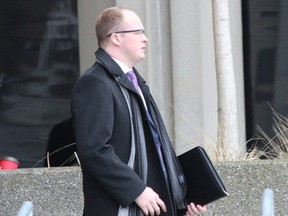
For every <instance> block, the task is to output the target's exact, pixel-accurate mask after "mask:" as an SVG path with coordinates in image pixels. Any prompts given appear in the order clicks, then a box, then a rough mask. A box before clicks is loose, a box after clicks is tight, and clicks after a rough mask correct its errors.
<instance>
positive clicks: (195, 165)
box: [178, 146, 228, 205]
mask: <svg viewBox="0 0 288 216" xmlns="http://www.w3.org/2000/svg"><path fill="white" fill-rule="evenodd" d="M178 159H179V162H180V164H181V167H182V169H183V172H184V176H185V179H186V183H187V193H186V201H187V203H191V202H193V203H194V204H200V205H206V204H208V203H211V202H213V201H215V200H218V199H220V198H223V197H225V196H227V195H228V193H227V191H226V189H225V186H224V184H223V182H222V181H221V179H220V177H219V175H218V173H217V172H216V170H215V168H214V166H213V164H212V162H211V161H210V159H209V157H208V155H207V154H206V152H205V150H204V149H203V148H202V147H200V146H198V147H195V148H193V149H191V150H190V151H187V152H185V153H184V154H182V155H179V156H178Z"/></svg>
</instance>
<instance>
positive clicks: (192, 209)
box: [186, 203, 207, 216]
mask: <svg viewBox="0 0 288 216" xmlns="http://www.w3.org/2000/svg"><path fill="white" fill-rule="evenodd" d="M206 210H207V208H206V206H201V205H195V204H194V203H190V205H188V206H187V212H186V216H195V215H198V214H201V213H203V212H205V211H206Z"/></svg>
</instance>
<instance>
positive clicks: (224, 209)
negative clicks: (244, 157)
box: [0, 161, 288, 216]
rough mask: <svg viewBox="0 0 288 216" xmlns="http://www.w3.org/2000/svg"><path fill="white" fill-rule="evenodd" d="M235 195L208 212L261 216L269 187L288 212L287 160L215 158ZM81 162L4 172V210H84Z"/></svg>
mask: <svg viewBox="0 0 288 216" xmlns="http://www.w3.org/2000/svg"><path fill="white" fill-rule="evenodd" d="M215 167H216V169H217V170H218V172H219V175H220V176H221V177H222V180H223V182H224V184H225V185H226V188H227V190H228V192H229V194H230V196H229V197H227V198H223V199H220V200H218V201H216V202H214V203H212V204H210V205H208V206H207V207H208V211H207V213H205V214H204V215H214V216H216V215H218V216H230V215H233V216H237V215H239V216H240V215H241V216H252V215H253V216H254V215H260V206H261V200H262V194H263V191H264V189H266V188H270V189H272V190H273V192H274V197H275V199H274V202H275V210H276V211H275V215H288V207H287V203H288V185H287V182H288V172H287V171H288V162H273V161H257V162H255V161H254V162H225V163H216V164H215ZM81 187H82V186H81V171H80V168H79V167H67V168H44V169H42V168H35V169H18V170H15V171H7V170H6V171H5V170H2V171H0V192H1V194H0V195H1V196H0V197H1V198H0V215H1V216H2V215H3V216H10V215H11V216H15V215H16V214H17V211H18V209H19V208H20V206H21V204H22V203H23V202H24V201H31V202H32V203H33V206H34V211H33V214H34V215H37V216H54V215H55V216H73V215H75V216H79V215H82V205H83V195H82V188H81Z"/></svg>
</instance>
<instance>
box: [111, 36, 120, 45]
mask: <svg viewBox="0 0 288 216" xmlns="http://www.w3.org/2000/svg"><path fill="white" fill-rule="evenodd" d="M111 41H112V43H114V44H115V45H117V46H119V45H120V38H119V37H118V35H117V34H112V35H111Z"/></svg>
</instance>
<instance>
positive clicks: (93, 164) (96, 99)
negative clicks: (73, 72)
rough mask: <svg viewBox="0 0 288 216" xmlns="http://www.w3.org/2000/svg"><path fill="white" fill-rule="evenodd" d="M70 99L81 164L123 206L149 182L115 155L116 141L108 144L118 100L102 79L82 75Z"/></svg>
mask: <svg viewBox="0 0 288 216" xmlns="http://www.w3.org/2000/svg"><path fill="white" fill-rule="evenodd" d="M71 99H72V100H71V110H72V117H73V122H74V134H75V139H76V145H77V153H78V156H79V159H80V162H81V166H85V170H88V171H89V172H90V173H91V174H92V175H93V177H94V178H95V181H97V182H98V183H99V184H100V185H101V186H102V187H103V188H104V189H105V190H106V191H107V192H108V193H109V194H110V195H111V196H112V197H113V198H114V199H115V200H116V201H117V202H118V203H119V204H120V205H122V206H123V207H124V206H127V205H129V204H131V203H132V202H133V201H134V200H135V199H136V198H137V197H138V196H139V195H140V194H141V193H142V192H143V191H144V189H145V187H146V185H145V184H144V182H143V181H142V180H141V179H140V178H139V176H138V175H137V174H136V173H135V172H134V170H132V169H131V168H130V167H129V166H128V165H127V164H126V163H124V162H122V161H121V160H120V158H119V156H118V155H116V153H115V151H114V147H113V143H109V141H110V140H111V136H112V134H113V128H114V115H115V112H114V109H115V108H114V105H115V104H114V103H115V101H114V99H113V96H112V93H111V91H110V89H109V88H108V86H107V85H106V84H105V83H104V82H103V81H102V80H100V79H99V78H97V77H95V76H92V75H83V76H82V77H81V78H80V80H79V81H78V82H77V84H76V85H75V87H74V90H73V94H72V98H71ZM128 132H129V131H128ZM123 145H124V143H123ZM125 145H130V144H127V143H125Z"/></svg>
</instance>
